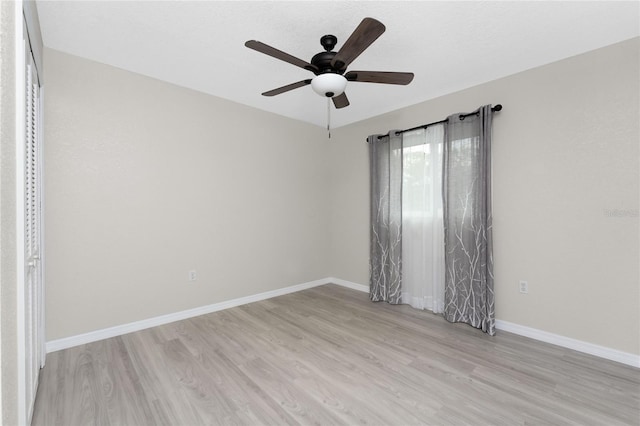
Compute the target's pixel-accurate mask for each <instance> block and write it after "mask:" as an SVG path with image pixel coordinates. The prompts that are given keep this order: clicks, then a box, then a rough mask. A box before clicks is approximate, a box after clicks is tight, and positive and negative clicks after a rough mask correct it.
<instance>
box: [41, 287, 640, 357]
mask: <svg viewBox="0 0 640 426" xmlns="http://www.w3.org/2000/svg"><path fill="white" fill-rule="evenodd" d="M325 284H336V285H339V286H342V287H346V288H350V289H352V290H357V291H362V292H365V293H368V292H369V286H367V285H363V284H357V283H354V282H351V281H346V280H342V279H339V278H335V277H329V278H323V279H320V280H315V281H310V282H306V283H302V284H297V285H293V286H290V287H284V288H280V289H277V290H271V291H267V292H264V293H258V294H254V295H251V296H245V297H240V298H237V299H232V300H227V301H224V302H219V303H214V304H212V305H206V306H201V307H198V308H193V309H188V310H186V311H180V312H174V313H172V314H167V315H161V316H158V317H154V318H148V319H145V320H141V321H136V322H132V323H128V324H122V325H118V326H115V327H109V328H105V329H102V330H96V331H92V332H89V333H84V334H79V335H77V336H71V337H65V338H63V339H57V340H51V341H49V342H47V344H46V350H47V353H50V352H55V351H59V350H62V349H67V348H71V347H74V346H79V345H84V344H86V343H91V342H96V341H98V340H103V339H108V338H110V337H116V336H121V335H123V334H127V333H133V332H135V331H140V330H144V329H146V328H151V327H156V326H159V325H163V324H168V323H171V322H175V321H180V320H184V319H187V318H193V317H197V316H199V315H205V314H209V313H212V312H217V311H221V310H223V309H229V308H234V307H236V306H240V305H245V304H247V303H252V302H258V301H260V300H265V299H270V298H272V297H277V296H282V295H285V294H289V293H295V292H297V291H301V290H306V289H309V288H313V287H317V286H321V285H325ZM496 328H497V329H498V330H503V331H508V332H510V333H514V334H518V335H520V336H525V337H529V338H531V339H535V340H540V341H542V342H546V343H551V344H554V345H558V346H562V347H564V348H568V349H573V350H576V351H579V352H584V353H587V354H590V355H595V356H597V357H600V358H605V359H609V360H612V361H616V362H620V363H622V364H627V365H631V366H633V367H638V368H640V356H638V355H634V354H630V353H627V352H622V351H618V350H616V349H611V348H607V347H604V346H600V345H595V344H593V343H588V342H583V341H581V340H576V339H572V338H570V337H565V336H561V335H559V334H553V333H549V332H546V331H542V330H538V329H535V328H531V327H526V326H523V325H519V324H514V323H511V322H508V321H503V320H496Z"/></svg>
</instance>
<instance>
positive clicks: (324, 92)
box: [311, 72, 347, 98]
mask: <svg viewBox="0 0 640 426" xmlns="http://www.w3.org/2000/svg"><path fill="white" fill-rule="evenodd" d="M346 87H347V79H346V78H344V76H342V75H340V74H335V73H332V72H328V73H325V74H320V75H317V76H316V77H314V78H313V80H311V88H312V89H313V91H314V92H316V93H317V94H318V95H320V96H326V97H327V98H333V97H334V96H340V95H342V94H343V93H344V89H345V88H346Z"/></svg>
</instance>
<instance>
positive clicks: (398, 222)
mask: <svg viewBox="0 0 640 426" xmlns="http://www.w3.org/2000/svg"><path fill="white" fill-rule="evenodd" d="M368 142H369V162H370V175H371V253H370V257H369V259H370V260H369V262H370V264H369V266H370V283H369V284H370V285H369V298H370V299H371V300H372V301H374V302H378V301H385V302H389V303H393V304H397V303H400V302H401V280H402V136H401V135H400V134H396V132H394V131H391V132H389V135H388V136H379V135H374V136H369V139H368Z"/></svg>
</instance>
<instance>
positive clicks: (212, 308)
mask: <svg viewBox="0 0 640 426" xmlns="http://www.w3.org/2000/svg"><path fill="white" fill-rule="evenodd" d="M331 282H332V281H331V280H330V279H329V278H324V279H321V280H316V281H310V282H307V283H303V284H297V285H292V286H290V287H284V288H279V289H277V290H271V291H267V292H264V293H258V294H254V295H251V296H245V297H239V298H237V299H232V300H227V301H224V302H219V303H214V304H212V305H206V306H201V307H198V308H193V309H187V310H186V311H180V312H174V313H172V314H167V315H161V316H158V317H154V318H148V319H144V320H141V321H136V322H131V323H128V324H122V325H117V326H115V327H109V328H104V329H102V330H96V331H91V332H89V333H84V334H79V335H77V336H71V337H65V338H63V339H57V340H51V341H49V342H47V344H46V349H47V353H50V352H55V351H59V350H62V349H67V348H72V347H74V346H79V345H84V344H86V343H91V342H96V341H98V340H103V339H108V338H110V337H116V336H122V335H123V334H127V333H133V332H134V331H140V330H144V329H146V328H151V327H156V326H159V325H163V324H168V323H171V322H175V321H180V320H184V319H187V318H193V317H197V316H199V315H205V314H210V313H212V312H217V311H221V310H223V309H229V308H234V307H236V306H240V305H245V304H247V303H252V302H258V301H260V300H265V299H270V298H272V297H277V296H282V295H285V294H289V293H295V292H297V291H301V290H306V289H308V288H312V287H317V286H320V285H324V284H328V283H331ZM336 284H337V283H336Z"/></svg>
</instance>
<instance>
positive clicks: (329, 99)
mask: <svg viewBox="0 0 640 426" xmlns="http://www.w3.org/2000/svg"><path fill="white" fill-rule="evenodd" d="M327 134H328V135H329V139H331V98H327Z"/></svg>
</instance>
